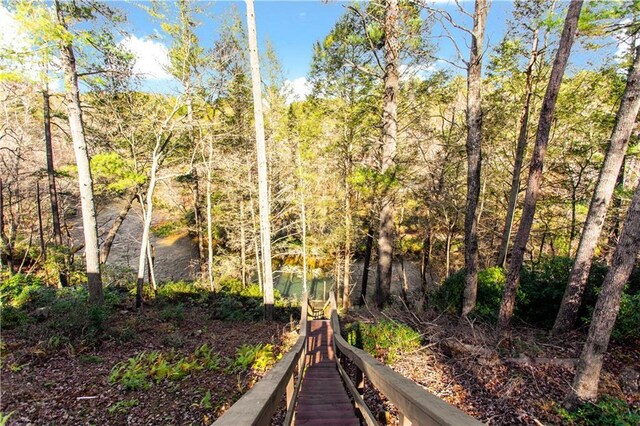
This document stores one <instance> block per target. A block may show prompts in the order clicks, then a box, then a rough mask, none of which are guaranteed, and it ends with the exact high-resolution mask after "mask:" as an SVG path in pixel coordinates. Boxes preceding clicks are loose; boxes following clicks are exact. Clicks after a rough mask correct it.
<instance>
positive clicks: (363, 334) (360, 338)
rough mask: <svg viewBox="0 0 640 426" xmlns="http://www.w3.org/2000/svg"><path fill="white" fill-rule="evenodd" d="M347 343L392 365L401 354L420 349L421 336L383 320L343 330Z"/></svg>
mask: <svg viewBox="0 0 640 426" xmlns="http://www.w3.org/2000/svg"><path fill="white" fill-rule="evenodd" d="M345 334H346V339H347V341H348V342H349V343H350V344H351V345H353V346H355V347H358V348H361V349H364V350H365V351H367V352H368V353H370V354H371V355H373V356H375V357H378V358H382V359H384V361H385V362H386V363H388V364H391V363H394V362H395V361H396V360H397V359H398V358H399V357H400V356H401V355H402V354H405V353H408V352H411V351H414V350H416V349H418V348H420V345H421V341H422V336H421V335H420V333H418V332H417V331H415V330H414V329H412V328H411V327H409V326H408V325H406V324H402V323H398V322H394V321H388V320H383V321H379V322H377V323H372V324H368V323H362V322H354V323H351V324H348V325H347V327H346V328H345Z"/></svg>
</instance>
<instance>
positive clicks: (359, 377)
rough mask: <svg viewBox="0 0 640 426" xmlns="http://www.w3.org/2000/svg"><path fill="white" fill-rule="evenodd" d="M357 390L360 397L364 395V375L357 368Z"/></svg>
mask: <svg viewBox="0 0 640 426" xmlns="http://www.w3.org/2000/svg"><path fill="white" fill-rule="evenodd" d="M356 389H358V393H359V394H360V395H364V374H362V370H360V369H359V368H358V367H356Z"/></svg>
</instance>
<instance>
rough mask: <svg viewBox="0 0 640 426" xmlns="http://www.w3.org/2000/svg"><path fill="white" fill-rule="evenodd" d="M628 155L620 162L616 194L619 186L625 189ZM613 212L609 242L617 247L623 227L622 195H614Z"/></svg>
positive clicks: (611, 245)
mask: <svg viewBox="0 0 640 426" xmlns="http://www.w3.org/2000/svg"><path fill="white" fill-rule="evenodd" d="M626 159H627V157H626V156H624V157H623V158H622V164H620V172H619V173H618V178H617V179H616V184H615V186H614V194H615V189H616V188H619V189H620V190H622V189H624V175H625V168H626V167H625V166H626ZM612 202H613V214H612V218H611V222H612V223H611V234H610V236H609V244H608V246H610V247H615V245H616V244H617V243H618V237H619V236H620V231H621V228H622V219H621V216H622V215H621V212H620V209H621V208H622V198H621V197H615V196H614V197H613V200H612Z"/></svg>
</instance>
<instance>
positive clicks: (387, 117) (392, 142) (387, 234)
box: [376, 0, 399, 307]
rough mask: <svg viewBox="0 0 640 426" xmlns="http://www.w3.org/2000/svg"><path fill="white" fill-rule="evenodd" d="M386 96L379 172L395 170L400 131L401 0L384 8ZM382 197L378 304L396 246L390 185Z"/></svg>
mask: <svg viewBox="0 0 640 426" xmlns="http://www.w3.org/2000/svg"><path fill="white" fill-rule="evenodd" d="M384 9H385V11H384V33H385V42H384V61H385V73H384V95H383V98H382V158H381V164H380V166H381V167H380V173H381V174H383V175H384V174H388V173H391V174H393V173H395V171H394V166H395V156H396V137H397V133H398V99H397V97H398V92H399V79H398V48H399V46H398V13H399V11H398V0H386V1H385V7H384ZM384 191H385V192H384V194H383V195H382V199H381V203H380V204H381V208H380V229H379V233H378V268H377V272H378V273H377V276H376V303H377V305H378V307H383V306H384V305H385V304H386V303H387V301H388V300H389V295H390V294H391V272H392V268H393V246H394V239H395V224H394V222H393V216H394V201H393V196H392V194H391V189H390V188H385V190H384Z"/></svg>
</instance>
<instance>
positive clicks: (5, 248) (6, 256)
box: [0, 176, 13, 274]
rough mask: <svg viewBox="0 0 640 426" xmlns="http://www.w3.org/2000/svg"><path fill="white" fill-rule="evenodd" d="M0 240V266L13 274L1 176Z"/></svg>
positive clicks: (0, 178)
mask: <svg viewBox="0 0 640 426" xmlns="http://www.w3.org/2000/svg"><path fill="white" fill-rule="evenodd" d="M0 239H2V251H0V264H1V265H2V267H3V268H4V267H5V266H6V267H7V268H8V269H9V273H10V274H13V262H12V260H11V256H10V253H9V238H7V234H5V232H4V185H3V183H2V176H0Z"/></svg>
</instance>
